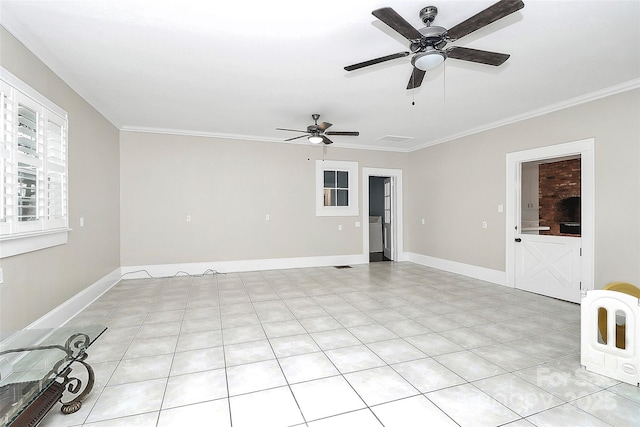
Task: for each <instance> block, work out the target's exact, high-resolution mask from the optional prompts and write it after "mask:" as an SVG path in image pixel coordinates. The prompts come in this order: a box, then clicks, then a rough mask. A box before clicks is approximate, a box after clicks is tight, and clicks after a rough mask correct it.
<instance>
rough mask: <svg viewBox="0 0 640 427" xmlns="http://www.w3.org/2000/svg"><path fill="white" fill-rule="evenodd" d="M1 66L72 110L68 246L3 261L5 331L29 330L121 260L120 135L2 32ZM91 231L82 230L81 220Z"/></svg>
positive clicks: (0, 312)
mask: <svg viewBox="0 0 640 427" xmlns="http://www.w3.org/2000/svg"><path fill="white" fill-rule="evenodd" d="M0 52H2V56H1V58H0V60H1V63H2V66H3V67H4V68H6V69H7V70H9V71H10V72H11V73H12V74H14V75H15V76H17V77H18V78H20V79H21V80H22V81H24V82H25V83H27V84H28V85H29V86H31V87H33V88H34V89H36V90H37V91H39V92H40V93H41V94H42V95H44V96H46V97H47V98H48V99H49V100H51V101H52V102H54V103H55V104H57V105H59V106H60V107H61V108H63V109H64V110H66V111H67V113H68V116H69V141H68V142H69V219H70V226H71V228H72V229H73V231H71V232H70V233H69V242H68V243H67V244H66V245H62V246H57V247H54V248H49V249H43V250H40V251H35V252H30V253H27V254H23V255H17V256H13V257H9V258H4V259H2V260H0V263H1V267H2V269H3V273H4V283H3V284H1V285H0V327H1V328H2V330H14V329H19V328H23V327H24V326H27V325H28V324H30V323H32V322H34V321H35V320H37V319H38V318H40V317H41V316H43V315H44V314H46V313H48V312H49V311H50V310H52V309H54V308H55V307H57V306H58V305H59V304H61V303H63V302H64V301H66V300H67V299H69V298H71V297H72V296H74V295H75V294H77V293H78V292H80V291H82V290H83V289H85V288H86V287H87V286H89V285H91V284H93V283H94V282H96V281H97V280H98V279H100V278H102V277H104V276H105V275H107V274H109V273H111V272H113V271H114V270H115V269H117V268H118V267H119V263H120V259H119V258H120V238H119V229H120V219H119V205H120V201H119V180H120V177H119V168H118V161H119V159H118V149H119V147H118V131H117V129H116V128H115V127H114V126H113V125H111V124H110V123H109V122H108V121H107V120H105V119H104V117H102V116H101V115H100V114H99V113H98V112H97V111H96V110H95V109H93V108H92V107H91V106H90V105H89V104H87V102H85V101H84V100H83V99H82V98H80V96H78V95H77V94H76V93H75V92H74V91H73V90H71V89H70V88H69V86H67V85H66V84H65V83H64V82H63V81H62V80H60V79H59V78H58V77H57V76H56V75H55V74H54V73H52V72H51V70H49V69H48V68H47V67H46V66H45V65H44V64H43V63H42V62H41V61H39V60H38V59H37V58H36V57H35V56H33V55H32V54H31V53H30V52H29V51H28V50H27V49H26V48H25V47H24V46H23V45H22V44H21V43H20V42H18V41H17V40H16V39H15V38H14V37H13V36H12V35H11V34H10V33H9V32H7V31H6V30H5V29H4V28H2V27H0ZM81 216H82V217H84V219H85V226H84V227H82V228H80V217H81Z"/></svg>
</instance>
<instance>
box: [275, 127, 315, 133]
mask: <svg viewBox="0 0 640 427" xmlns="http://www.w3.org/2000/svg"><path fill="white" fill-rule="evenodd" d="M276 130H286V131H289V132H308V131H306V130H299V129H283V128H276Z"/></svg>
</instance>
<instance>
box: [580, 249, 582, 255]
mask: <svg viewBox="0 0 640 427" xmlns="http://www.w3.org/2000/svg"><path fill="white" fill-rule="evenodd" d="M580 256H582V248H580Z"/></svg>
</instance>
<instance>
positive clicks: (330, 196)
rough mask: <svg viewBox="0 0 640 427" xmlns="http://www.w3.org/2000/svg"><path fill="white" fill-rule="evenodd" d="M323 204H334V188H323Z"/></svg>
mask: <svg viewBox="0 0 640 427" xmlns="http://www.w3.org/2000/svg"><path fill="white" fill-rule="evenodd" d="M324 205H325V206H335V205H336V190H335V189H331V188H325V189H324Z"/></svg>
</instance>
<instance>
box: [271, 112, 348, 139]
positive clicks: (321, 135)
mask: <svg viewBox="0 0 640 427" xmlns="http://www.w3.org/2000/svg"><path fill="white" fill-rule="evenodd" d="M311 118H312V119H313V121H314V122H315V124H312V125H309V126H307V130H297V129H283V128H276V130H286V131H289V132H304V133H305V135H300V136H295V137H293V138H289V139H285V141H293V140H294V139H298V138H304V137H305V136H307V135H306V134H309V136H307V139H308V140H309V142H310V143H312V144H320V143H321V142H324V143H325V144H327V145H329V144H333V141H332V140H330V139H329V138H327V135H336V136H338V135H339V136H358V135H360V132H338V131H335V132H326V130H327V129H328V128H330V127H331V126H333V125H332V124H331V123H327V122H322V123H320V124H318V119H319V118H320V114H312V115H311Z"/></svg>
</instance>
